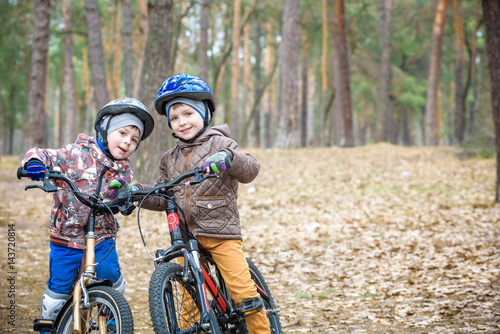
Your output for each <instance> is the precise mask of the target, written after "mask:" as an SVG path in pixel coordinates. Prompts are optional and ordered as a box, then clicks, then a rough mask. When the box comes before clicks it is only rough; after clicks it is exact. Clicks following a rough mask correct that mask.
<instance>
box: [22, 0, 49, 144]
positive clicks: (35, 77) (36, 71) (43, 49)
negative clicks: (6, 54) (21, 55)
mask: <svg viewBox="0 0 500 334" xmlns="http://www.w3.org/2000/svg"><path fill="white" fill-rule="evenodd" d="M50 11H51V8H50V0H36V1H35V20H34V21H35V28H34V36H33V53H32V55H31V66H30V79H29V91H28V117H27V119H28V124H27V126H26V128H27V129H26V130H27V131H26V141H25V146H26V148H30V147H33V146H44V143H45V138H46V110H45V99H46V87H47V86H46V85H47V64H48V62H47V59H48V52H49V31H50V29H49V27H50Z"/></svg>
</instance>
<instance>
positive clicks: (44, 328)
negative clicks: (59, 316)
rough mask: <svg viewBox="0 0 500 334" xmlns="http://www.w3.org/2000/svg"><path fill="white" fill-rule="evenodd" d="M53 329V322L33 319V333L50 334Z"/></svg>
mask: <svg viewBox="0 0 500 334" xmlns="http://www.w3.org/2000/svg"><path fill="white" fill-rule="evenodd" d="M53 327H54V320H49V319H35V321H33V330H34V331H35V332H46V333H52V329H53Z"/></svg>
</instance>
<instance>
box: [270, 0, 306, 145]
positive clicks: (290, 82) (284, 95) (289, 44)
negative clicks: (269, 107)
mask: <svg viewBox="0 0 500 334" xmlns="http://www.w3.org/2000/svg"><path fill="white" fill-rule="evenodd" d="M299 16H300V6H299V0H285V4H284V9H283V30H282V39H281V45H280V49H279V63H280V67H279V79H278V81H279V83H278V86H279V107H278V117H279V120H278V134H277V137H276V146H277V147H281V148H288V147H298V146H299V144H300V140H299V138H300V132H299V131H300V130H299V86H298V82H299V74H298V70H299V67H298V66H299V49H298V48H299Z"/></svg>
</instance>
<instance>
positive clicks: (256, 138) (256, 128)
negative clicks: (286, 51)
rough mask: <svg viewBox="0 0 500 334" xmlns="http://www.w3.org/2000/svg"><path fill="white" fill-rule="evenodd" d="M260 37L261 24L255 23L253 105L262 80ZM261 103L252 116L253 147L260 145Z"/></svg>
mask: <svg viewBox="0 0 500 334" xmlns="http://www.w3.org/2000/svg"><path fill="white" fill-rule="evenodd" d="M261 37H262V28H261V23H260V22H259V21H257V22H255V34H254V44H255V65H254V67H253V73H254V85H253V88H254V89H253V91H254V99H253V100H254V103H257V98H258V95H259V93H260V91H261V89H262V85H261V80H262V73H261V65H262V64H261V63H262V47H261V44H260V39H261ZM261 105H262V103H261V102H258V103H257V106H256V108H257V111H256V112H255V114H254V116H253V120H252V121H253V145H254V146H255V147H260V145H261V138H260V136H261V131H260V115H261V112H260V111H261V107H260V106H261Z"/></svg>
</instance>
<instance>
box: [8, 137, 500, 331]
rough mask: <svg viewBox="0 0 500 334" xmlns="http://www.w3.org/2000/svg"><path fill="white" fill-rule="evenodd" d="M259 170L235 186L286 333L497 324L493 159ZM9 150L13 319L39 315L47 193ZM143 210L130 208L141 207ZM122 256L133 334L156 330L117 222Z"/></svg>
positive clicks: (21, 323)
mask: <svg viewBox="0 0 500 334" xmlns="http://www.w3.org/2000/svg"><path fill="white" fill-rule="evenodd" d="M250 152H251V153H252V154H254V155H255V156H256V157H257V158H258V159H259V161H260V162H261V164H262V169H261V173H260V175H259V176H258V178H257V179H256V180H255V181H254V182H252V183H251V184H248V185H241V187H240V198H239V205H240V213H241V217H242V227H243V231H244V237H245V240H244V246H245V250H246V252H247V255H248V256H249V257H250V258H252V260H253V261H254V262H255V263H256V264H257V266H258V267H259V268H260V270H261V271H262V273H263V274H264V276H265V278H266V279H267V281H268V284H269V286H270V287H271V290H272V293H273V296H274V298H275V300H276V302H277V304H278V307H279V308H280V309H281V320H282V324H283V327H284V332H285V333H309V332H313V331H314V332H316V333H351V332H368V333H405V332H407V333H493V332H500V311H499V310H500V296H499V288H500V274H499V271H500V269H499V268H500V256H499V255H500V237H499V236H500V229H499V227H500V206H499V205H496V204H494V203H493V198H494V182H495V164H494V161H493V160H491V159H489V160H458V159H457V158H456V157H455V155H454V154H453V152H452V151H451V149H449V148H402V147H395V146H391V145H387V144H379V145H373V146H368V147H361V148H352V149H340V148H322V149H307V150H306V149H296V150H295V149H294V150H255V149H254V150H250ZM16 161H18V159H17V158H15V159H9V158H2V160H0V164H1V171H0V194H1V195H0V196H1V205H0V224H1V226H2V234H3V236H2V238H1V243H0V245H1V246H2V249H4V254H5V255H4V257H3V259H2V260H1V261H0V264H1V266H0V267H1V268H2V272H4V273H5V272H7V271H8V268H7V254H6V253H7V251H6V249H7V245H6V235H7V224H9V223H10V224H12V223H13V224H15V226H16V272H17V274H16V297H15V301H16V306H17V309H16V325H15V327H12V326H10V325H9V324H7V323H6V320H5V319H6V318H5V315H6V314H8V309H6V307H7V306H8V305H9V302H10V299H9V298H8V295H7V291H8V285H7V283H8V282H7V281H6V279H2V280H0V291H1V292H0V314H1V320H0V328H2V330H3V331H4V332H13V333H20V332H22V333H24V332H29V331H30V329H31V326H32V325H31V321H32V319H33V318H35V317H37V316H38V314H39V305H40V298H41V296H42V294H43V290H44V289H45V281H46V280H47V273H48V255H49V247H48V231H47V229H46V228H45V226H46V225H47V217H48V214H49V210H50V204H51V196H50V195H47V194H45V193H42V192H41V191H31V192H24V191H23V186H24V185H26V184H28V182H27V181H18V180H17V179H16V178H15V176H14V173H15V166H16ZM136 211H137V210H136ZM120 222H121V224H122V229H121V231H120V233H119V236H118V253H119V256H120V262H121V265H122V271H123V274H124V275H125V277H126V280H127V292H126V295H125V296H126V298H127V300H128V301H129V303H130V305H131V308H132V310H133V312H134V321H135V325H136V326H135V327H136V333H142V334H146V333H153V332H152V329H151V325H150V321H149V311H148V305H147V289H148V282H149V277H150V276H151V274H152V272H153V265H152V261H151V260H150V259H149V257H148V256H147V254H146V252H145V250H144V248H143V246H142V242H141V239H140V237H139V232H138V228H137V223H136V213H134V214H133V215H132V216H130V217H126V218H120ZM141 225H142V228H143V233H144V235H145V239H146V241H147V244H148V248H149V249H150V250H151V251H154V250H156V249H157V248H158V247H163V248H165V247H167V246H168V244H169V237H168V227H167V224H166V223H165V220H164V216H163V215H162V214H159V213H154V212H147V211H141Z"/></svg>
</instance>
